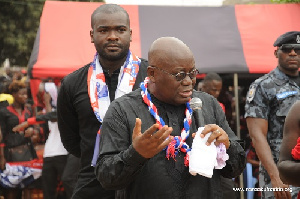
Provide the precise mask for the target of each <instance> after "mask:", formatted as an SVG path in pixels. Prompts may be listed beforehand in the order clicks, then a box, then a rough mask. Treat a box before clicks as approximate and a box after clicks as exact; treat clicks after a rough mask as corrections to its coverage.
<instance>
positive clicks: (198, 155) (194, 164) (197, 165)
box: [189, 127, 217, 178]
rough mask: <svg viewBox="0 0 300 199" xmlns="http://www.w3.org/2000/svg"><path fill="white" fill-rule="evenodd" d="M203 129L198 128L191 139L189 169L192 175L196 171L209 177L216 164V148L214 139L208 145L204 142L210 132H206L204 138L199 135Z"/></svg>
mask: <svg viewBox="0 0 300 199" xmlns="http://www.w3.org/2000/svg"><path fill="white" fill-rule="evenodd" d="M203 129H204V127H199V128H198V131H197V132H196V136H195V138H194V140H193V144H192V150H191V152H190V159H189V171H190V174H192V175H196V174H197V173H198V174H199V175H202V176H205V177H207V178H211V177H212V175H213V170H214V167H215V166H217V149H216V145H215V144H214V142H215V140H214V141H213V142H212V143H211V144H210V145H209V146H207V145H206V144H205V143H206V142H207V139H208V137H209V136H210V135H211V133H208V134H206V135H205V137H204V138H201V137H200V134H201V132H202V131H203Z"/></svg>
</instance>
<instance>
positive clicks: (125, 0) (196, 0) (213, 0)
mask: <svg viewBox="0 0 300 199" xmlns="http://www.w3.org/2000/svg"><path fill="white" fill-rule="evenodd" d="M223 1H224V0H106V1H105V2H106V3H115V4H120V5H128V4H129V5H172V6H221V5H222V4H223Z"/></svg>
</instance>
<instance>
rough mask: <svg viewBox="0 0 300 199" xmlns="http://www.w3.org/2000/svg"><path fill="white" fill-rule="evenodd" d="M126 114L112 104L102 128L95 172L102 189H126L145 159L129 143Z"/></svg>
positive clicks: (129, 134) (129, 133)
mask: <svg viewBox="0 0 300 199" xmlns="http://www.w3.org/2000/svg"><path fill="white" fill-rule="evenodd" d="M126 123H127V122H126V117H125V114H122V113H121V110H120V107H119V106H116V103H113V104H112V105H111V106H110V107H109V109H108V111H107V112H106V115H105V118H104V120H103V125H102V128H101V139H100V155H99V157H98V161H97V165H96V168H95V173H96V177H97V179H98V180H99V181H100V183H101V185H102V186H103V187H104V188H105V189H115V190H117V189H123V188H126V187H127V186H128V185H129V184H130V183H131V182H132V181H133V180H134V178H135V176H136V175H137V174H138V173H139V171H140V169H141V167H142V166H143V164H144V163H145V162H146V161H147V159H146V158H144V157H142V156H141V155H140V154H139V153H138V152H136V150H135V149H134V148H133V146H132V145H131V132H129V130H128V129H129V128H128V127H127V126H126Z"/></svg>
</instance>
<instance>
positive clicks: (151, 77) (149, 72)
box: [147, 66, 155, 82]
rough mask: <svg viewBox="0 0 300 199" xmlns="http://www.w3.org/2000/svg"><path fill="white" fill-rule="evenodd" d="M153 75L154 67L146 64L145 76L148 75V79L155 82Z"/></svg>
mask: <svg viewBox="0 0 300 199" xmlns="http://www.w3.org/2000/svg"><path fill="white" fill-rule="evenodd" d="M154 75H155V71H154V67H152V66H148V68H147V76H148V77H149V79H150V80H151V82H155V77H154Z"/></svg>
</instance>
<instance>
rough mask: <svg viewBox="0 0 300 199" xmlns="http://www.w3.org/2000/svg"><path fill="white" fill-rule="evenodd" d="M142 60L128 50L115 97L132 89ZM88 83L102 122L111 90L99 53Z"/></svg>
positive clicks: (92, 66) (96, 154) (94, 109)
mask: <svg viewBox="0 0 300 199" xmlns="http://www.w3.org/2000/svg"><path fill="white" fill-rule="evenodd" d="M140 62H141V60H140V59H139V58H138V57H137V56H135V55H133V54H132V53H131V52H130V51H129V52H128V55H127V58H126V61H125V63H124V65H123V66H122V67H121V69H120V74H119V77H118V86H117V89H116V92H115V98H118V97H121V96H122V95H124V94H126V93H129V92H131V91H132V88H133V85H134V84H135V80H136V76H137V74H138V72H139V66H140ZM87 84H88V92H89V97H90V102H91V106H92V108H93V111H94V114H95V116H96V118H97V119H98V121H99V122H100V123H101V124H102V120H103V118H104V116H105V113H106V111H107V109H108V107H109V105H110V98H109V90H108V87H107V85H106V83H105V76H104V73H103V69H102V66H101V65H100V62H99V58H98V53H96V55H95V57H94V61H93V62H92V63H91V66H90V68H89V71H88V78H87ZM100 129H101V125H100V128H99V131H98V132H97V137H96V143H95V148H94V155H93V160H92V166H95V165H96V161H97V158H98V154H99V142H100Z"/></svg>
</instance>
